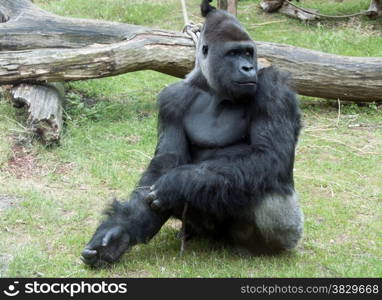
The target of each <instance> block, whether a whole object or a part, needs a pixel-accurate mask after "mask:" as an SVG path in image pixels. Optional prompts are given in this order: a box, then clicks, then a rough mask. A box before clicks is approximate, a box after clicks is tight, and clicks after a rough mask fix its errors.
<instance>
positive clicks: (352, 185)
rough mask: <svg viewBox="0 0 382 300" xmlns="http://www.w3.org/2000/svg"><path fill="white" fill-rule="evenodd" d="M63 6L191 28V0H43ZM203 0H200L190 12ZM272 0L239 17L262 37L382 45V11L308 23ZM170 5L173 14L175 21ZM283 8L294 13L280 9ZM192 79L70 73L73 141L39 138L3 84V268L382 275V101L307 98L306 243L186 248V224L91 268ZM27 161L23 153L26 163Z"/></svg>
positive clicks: (351, 6) (333, 7) (349, 46)
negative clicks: (100, 228)
mask: <svg viewBox="0 0 382 300" xmlns="http://www.w3.org/2000/svg"><path fill="white" fill-rule="evenodd" d="M36 2H37V3H38V4H39V5H41V6H42V7H43V8H45V9H47V10H49V11H52V12H54V13H57V14H60V15H69V16H74V17H86V18H98V19H107V20H115V21H119V22H128V23H134V24H140V25H146V26H151V27H157V28H166V29H173V30H179V29H180V28H181V27H182V25H183V24H182V23H183V20H182V14H181V6H180V2H179V1H177V0H167V1H164V0H156V1H153V0H151V1H139V0H135V1H122V0H118V1H107V0H92V1H90V0H83V1H75V0H61V1H57V0H39V1H36ZM198 2H199V1H198V0H192V1H187V3H188V9H189V14H190V18H191V19H193V20H195V21H200V20H201V19H200V17H198ZM258 2H259V1H250V0H243V1H240V2H239V18H240V21H241V22H242V23H243V24H244V26H245V27H246V28H247V29H248V31H249V32H250V34H251V36H252V37H253V38H254V39H255V40H264V41H271V42H278V43H287V44H291V45H296V46H301V47H307V48H311V49H316V50H320V51H325V52H330V53H335V54H342V55H354V56H382V50H381V49H382V48H381V47H380V45H381V43H382V35H381V30H380V29H381V28H382V22H381V19H379V20H373V21H370V20H368V19H367V18H363V17H362V18H358V19H351V20H343V21H335V22H333V21H321V22H319V23H318V22H315V23H310V24H302V23H301V22H299V21H298V20H292V19H289V18H287V17H285V16H282V15H280V14H271V15H269V14H265V13H263V12H262V11H260V10H259V9H258ZM368 3H369V1H368V0H362V1H356V0H348V1H344V2H343V3H340V4H339V3H336V2H334V1H321V0H320V1H313V0H306V1H302V2H300V5H303V6H304V7H310V8H318V9H320V11H322V12H323V13H327V14H343V13H351V12H357V11H360V10H362V9H365V8H367V6H368ZM169 15H170V16H171V20H170V21H169V19H170V18H169ZM272 21H282V23H269V24H266V25H262V24H264V23H267V22H272ZM177 80H178V79H176V78H173V77H169V76H166V75H163V74H159V73H155V72H150V71H145V72H136V73H129V74H126V75H122V76H117V77H112V78H104V79H97V80H91V81H81V82H73V83H70V84H68V85H67V90H68V92H67V98H68V104H67V107H66V113H65V115H66V127H65V132H64V135H63V136H62V140H61V143H60V145H58V146H53V147H44V146H42V145H41V144H40V143H39V142H37V141H35V140H33V139H31V138H30V136H29V135H28V134H27V133H26V131H25V128H24V127H23V125H22V124H24V123H23V122H24V118H25V117H24V116H25V113H23V112H21V111H19V110H16V109H15V108H13V107H11V105H10V104H9V103H8V102H7V101H5V99H4V97H2V96H0V201H1V199H2V198H3V199H4V198H5V196H6V197H8V198H7V199H9V197H11V199H14V201H11V202H12V203H13V204H12V205H11V206H10V207H9V208H8V209H3V210H2V211H0V276H11V277H13V276H30V277H40V276H44V277H47V276H53V277H99V276H105V277H117V276H118V277H119V276H124V277H125V276H130V277H322V276H325V277H367V276H370V277H381V276H382V251H381V249H382V238H381V228H382V213H381V212H382V209H381V203H382V176H381V169H380V166H381V163H380V162H381V158H382V115H381V113H382V108H381V106H379V105H378V104H368V105H356V104H347V103H341V110H340V113H339V110H338V104H337V103H332V102H328V101H325V100H320V99H312V98H305V97H302V99H301V108H302V112H303V115H304V120H305V128H304V131H303V133H302V135H301V138H300V142H299V145H298V148H297V155H296V165H295V180H296V188H297V190H298V192H299V194H300V198H301V205H302V208H303V211H304V213H305V219H306V223H305V236H304V239H303V241H302V242H301V244H300V245H299V246H298V247H297V249H296V250H294V251H291V252H289V253H285V254H282V255H277V256H260V257H243V256H240V255H238V254H236V253H235V252H234V251H232V249H229V248H224V247H222V246H221V245H219V244H215V243H211V242H207V241H197V240H196V241H190V242H189V244H188V248H187V250H186V252H185V255H184V257H182V258H180V257H178V252H179V246H180V245H179V241H178V240H177V239H176V238H175V234H176V231H177V230H178V229H179V223H177V222H175V221H171V222H169V223H168V224H166V225H165V227H164V228H163V229H162V230H161V232H160V233H159V234H158V235H157V236H156V237H155V238H154V239H153V240H152V241H151V242H150V243H149V244H147V245H139V246H137V247H135V248H133V249H132V250H131V251H130V252H129V253H127V254H126V255H125V256H124V257H123V259H122V261H121V262H120V263H119V264H117V265H114V266H112V267H110V268H107V269H103V270H92V269H89V268H87V267H85V266H84V265H83V264H82V263H81V261H80V259H79V253H80V252H81V249H82V248H83V246H84V245H85V243H86V242H87V241H88V239H89V238H90V236H91V234H92V233H93V231H94V229H95V227H96V226H97V224H98V223H99V220H100V213H101V211H102V209H103V208H104V206H105V205H106V204H107V203H108V202H109V201H110V199H111V198H112V197H113V196H117V197H126V196H127V195H128V193H129V192H130V191H131V190H132V189H133V187H134V185H135V184H136V182H137V180H138V179H139V176H140V175H141V173H142V171H143V170H144V168H145V166H146V165H147V163H148V161H149V159H150V157H151V156H152V154H153V151H154V147H155V144H156V116H157V111H156V106H155V101H154V99H155V96H156V94H157V93H158V92H159V91H160V90H161V89H162V88H163V87H164V86H165V85H167V84H169V83H171V82H174V81H177ZM15 161H17V162H19V163H15Z"/></svg>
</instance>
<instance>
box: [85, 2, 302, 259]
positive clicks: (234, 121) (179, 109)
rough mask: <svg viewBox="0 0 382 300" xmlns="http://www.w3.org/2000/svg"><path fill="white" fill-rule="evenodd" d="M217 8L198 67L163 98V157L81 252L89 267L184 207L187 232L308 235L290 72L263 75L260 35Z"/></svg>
mask: <svg viewBox="0 0 382 300" xmlns="http://www.w3.org/2000/svg"><path fill="white" fill-rule="evenodd" d="M209 2H211V1H208V0H204V1H203V2H202V5H201V11H202V15H203V16H204V17H206V20H205V24H204V27H203V30H202V32H201V37H200V41H199V43H198V47H197V54H196V66H195V68H194V70H193V71H192V72H191V73H190V74H189V75H188V76H187V77H186V79H185V80H183V81H181V82H178V83H175V84H172V85H170V86H169V87H167V88H165V89H164V90H163V91H162V92H161V93H160V94H159V97H158V103H159V120H158V122H159V126H158V131H159V134H158V140H159V141H158V145H157V147H156V151H155V156H154V158H153V159H152V160H151V162H150V164H149V166H148V168H147V170H146V171H145V172H144V174H143V176H142V178H141V179H140V181H139V183H138V186H137V188H136V189H135V191H134V192H133V193H132V195H131V197H130V198H131V199H130V201H126V202H122V203H121V202H118V201H114V203H113V204H112V205H111V208H110V209H109V210H108V211H107V218H106V220H105V221H104V222H103V223H102V224H101V225H100V226H99V227H98V229H97V230H96V232H95V234H94V235H93V237H92V239H91V240H90V242H89V243H88V244H87V246H86V247H85V249H84V251H83V252H82V258H83V261H84V262H85V263H86V264H89V265H91V266H100V265H102V264H104V263H112V262H114V261H116V260H117V259H119V258H120V257H121V255H122V254H123V253H124V252H125V251H126V250H127V249H128V248H130V247H131V246H133V245H135V244H137V243H145V242H148V241H149V240H150V239H151V238H152V237H153V236H154V235H155V234H156V233H157V232H158V231H159V230H160V228H161V227H162V225H163V224H164V223H165V222H166V221H167V219H168V218H169V217H176V218H181V217H182V211H183V208H184V205H185V204H186V203H188V210H187V218H186V219H187V220H186V234H187V236H193V235H196V236H198V235H199V236H200V235H203V236H209V237H214V238H218V239H221V240H225V241H229V242H231V243H233V244H235V245H238V246H240V247H244V248H247V249H249V250H250V251H252V250H255V249H258V248H259V247H260V246H261V245H262V246H261V247H264V245H265V246H266V248H267V249H270V250H275V251H280V250H285V249H291V248H293V247H295V246H296V244H297V242H298V241H299V240H300V238H301V235H302V229H303V215H302V212H301V210H300V208H299V204H298V199H297V196H296V193H295V191H294V183H293V164H294V155H295V146H296V142H297V138H298V134H299V131H300V127H301V123H300V114H299V110H298V105H297V101H296V97H295V94H294V92H293V91H292V90H291V89H290V88H289V86H288V76H286V75H285V74H283V73H281V72H279V71H277V70H276V69H275V68H272V67H271V68H265V69H261V70H260V71H258V66H257V58H256V48H255V44H254V42H253V41H252V39H251V38H250V37H249V35H248V34H247V33H246V32H245V31H244V29H243V28H242V26H241V25H240V23H239V22H238V21H237V20H236V19H235V18H234V17H233V16H232V15H230V14H228V13H227V12H225V11H222V10H218V9H215V8H214V7H212V6H210V4H209Z"/></svg>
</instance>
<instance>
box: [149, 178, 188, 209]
mask: <svg viewBox="0 0 382 300" xmlns="http://www.w3.org/2000/svg"><path fill="white" fill-rule="evenodd" d="M184 173H185V170H182V172H170V173H167V174H166V175H164V176H162V177H161V178H160V179H159V180H157V182H156V183H155V184H154V185H153V186H152V187H151V188H150V190H151V191H150V193H149V194H148V195H147V196H146V202H147V203H148V204H149V206H150V207H151V209H153V210H154V211H156V212H159V213H165V212H175V211H179V210H180V209H181V208H182V207H183V206H184V203H185V198H184V197H183V196H182V195H181V193H180V190H179V186H174V184H176V182H178V183H179V181H180V180H182V179H184V175H185V174H184ZM174 177H176V178H177V180H175V178H174Z"/></svg>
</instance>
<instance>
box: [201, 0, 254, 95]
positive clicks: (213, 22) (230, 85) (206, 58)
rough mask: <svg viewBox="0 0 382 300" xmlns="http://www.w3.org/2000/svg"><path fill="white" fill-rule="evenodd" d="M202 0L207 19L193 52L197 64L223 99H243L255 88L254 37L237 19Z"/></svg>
mask: <svg viewBox="0 0 382 300" xmlns="http://www.w3.org/2000/svg"><path fill="white" fill-rule="evenodd" d="M211 1H212V0H204V1H203V2H202V5H201V11H202V16H203V17H205V18H206V21H205V23H204V26H203V30H202V32H201V37H200V41H199V43H198V49H197V54H196V61H197V66H198V67H199V68H200V69H201V72H202V74H203V76H204V77H205V79H206V80H207V83H208V85H209V87H210V88H211V89H212V90H213V92H214V93H215V94H217V95H218V96H219V97H222V98H223V99H224V100H226V99H227V100H231V101H235V102H243V101H248V100H250V99H251V96H253V95H254V93H255V91H256V82H257V75H256V73H257V58H256V47H255V43H254V42H253V40H252V39H251V38H250V37H249V35H248V34H247V33H246V32H245V31H244V29H243V27H242V26H241V25H240V23H239V22H238V21H237V19H236V18H235V17H234V16H232V15H231V14H229V13H227V12H226V11H223V10H220V9H215V8H214V7H212V6H210V4H209V2H211Z"/></svg>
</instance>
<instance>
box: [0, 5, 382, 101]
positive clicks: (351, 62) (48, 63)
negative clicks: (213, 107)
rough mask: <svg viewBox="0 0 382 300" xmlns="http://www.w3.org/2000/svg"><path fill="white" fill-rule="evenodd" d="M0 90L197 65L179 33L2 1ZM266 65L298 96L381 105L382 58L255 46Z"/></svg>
mask: <svg viewBox="0 0 382 300" xmlns="http://www.w3.org/2000/svg"><path fill="white" fill-rule="evenodd" d="M0 11H1V12H2V14H3V15H4V16H5V18H7V20H8V21H7V22H5V23H0V84H6V83H15V82H20V81H31V80H32V81H53V82H54V81H68V80H82V79H91V78H99V77H104V76H112V75H117V74H122V73H126V72H133V71H138V70H148V69H150V70H155V71H159V72H162V73H166V74H169V75H173V76H177V77H183V76H184V75H185V74H187V73H188V72H189V71H190V70H191V69H192V68H193V65H194V55H195V48H194V44H193V42H192V41H191V40H190V39H188V38H186V37H185V36H184V35H183V34H182V33H179V32H172V31H164V30H156V29H150V28H145V27H141V26H134V25H129V24H120V23H113V22H103V21H94V20H83V19H73V18H64V17H58V16H56V15H53V14H50V13H47V12H45V11H43V10H41V9H39V8H37V7H36V6H35V5H33V4H32V3H30V2H29V1H25V0H0ZM257 47H258V56H259V59H260V61H261V63H262V64H263V65H271V64H272V65H275V66H277V67H279V68H280V69H282V70H286V71H289V72H291V73H292V76H293V81H294V84H295V87H296V90H297V92H298V93H299V94H301V95H307V96H314V97H322V98H329V99H341V100H352V101H362V102H366V101H382V57H346V56H339V55H332V54H326V53H322V52H318V51H312V50H308V49H304V48H298V47H293V46H288V45H282V44H273V43H266V42H257Z"/></svg>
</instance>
